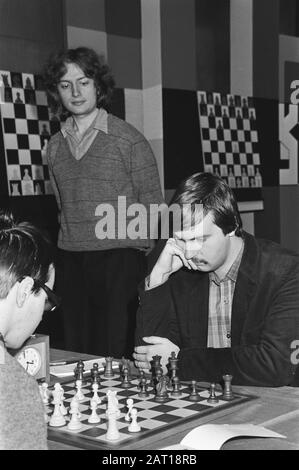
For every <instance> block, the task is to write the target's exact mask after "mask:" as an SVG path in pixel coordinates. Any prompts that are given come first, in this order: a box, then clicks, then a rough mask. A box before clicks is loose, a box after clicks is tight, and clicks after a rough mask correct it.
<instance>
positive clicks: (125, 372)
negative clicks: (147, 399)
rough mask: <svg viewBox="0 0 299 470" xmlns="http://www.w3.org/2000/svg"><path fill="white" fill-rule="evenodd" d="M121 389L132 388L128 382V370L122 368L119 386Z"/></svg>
mask: <svg viewBox="0 0 299 470" xmlns="http://www.w3.org/2000/svg"><path fill="white" fill-rule="evenodd" d="M120 386H121V387H122V388H130V387H131V386H132V384H131V382H130V381H129V369H128V368H127V367H124V369H123V381H122V383H121V384H120Z"/></svg>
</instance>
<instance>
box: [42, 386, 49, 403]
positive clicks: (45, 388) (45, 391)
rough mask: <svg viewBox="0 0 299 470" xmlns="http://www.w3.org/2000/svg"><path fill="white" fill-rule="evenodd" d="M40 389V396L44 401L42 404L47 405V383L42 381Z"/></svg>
mask: <svg viewBox="0 0 299 470" xmlns="http://www.w3.org/2000/svg"><path fill="white" fill-rule="evenodd" d="M41 390H42V392H41V396H42V401H43V403H44V405H48V404H49V402H50V392H49V390H48V384H47V382H43V383H42V384H41V385H40V391H41Z"/></svg>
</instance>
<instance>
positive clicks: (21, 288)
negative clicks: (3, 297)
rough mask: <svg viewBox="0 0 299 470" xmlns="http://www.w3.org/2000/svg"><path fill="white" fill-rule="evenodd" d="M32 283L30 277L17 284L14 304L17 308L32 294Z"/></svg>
mask: <svg viewBox="0 0 299 470" xmlns="http://www.w3.org/2000/svg"><path fill="white" fill-rule="evenodd" d="M33 284H34V281H33V279H32V277H29V276H27V277H25V278H24V279H22V281H20V282H19V284H18V287H17V295H16V302H17V306H18V307H23V305H24V303H25V301H26V300H27V299H28V297H29V295H30V294H31V292H32V288H33Z"/></svg>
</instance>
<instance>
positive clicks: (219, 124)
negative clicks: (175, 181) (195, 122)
mask: <svg viewBox="0 0 299 470" xmlns="http://www.w3.org/2000/svg"><path fill="white" fill-rule="evenodd" d="M197 97H198V111H199V122H200V132H201V142H202V151H203V156H204V169H205V171H206V172H208V173H214V174H218V175H220V176H221V177H222V178H223V179H224V180H225V181H226V182H227V183H228V184H229V186H230V187H231V188H260V187H262V175H261V162H260V154H259V147H258V131H257V124H256V123H257V121H256V111H255V108H254V106H253V103H252V99H251V98H250V97H245V96H240V95H224V94H220V93H209V92H205V91H198V92H197Z"/></svg>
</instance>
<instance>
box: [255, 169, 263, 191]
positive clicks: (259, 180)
mask: <svg viewBox="0 0 299 470" xmlns="http://www.w3.org/2000/svg"><path fill="white" fill-rule="evenodd" d="M254 179H255V186H256V187H257V188H261V187H262V177H261V174H260V170H259V169H258V168H257V169H256V172H255V178H254Z"/></svg>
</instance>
